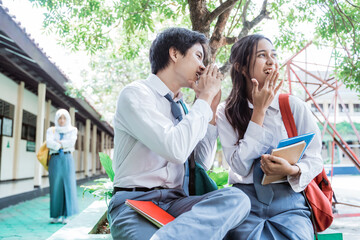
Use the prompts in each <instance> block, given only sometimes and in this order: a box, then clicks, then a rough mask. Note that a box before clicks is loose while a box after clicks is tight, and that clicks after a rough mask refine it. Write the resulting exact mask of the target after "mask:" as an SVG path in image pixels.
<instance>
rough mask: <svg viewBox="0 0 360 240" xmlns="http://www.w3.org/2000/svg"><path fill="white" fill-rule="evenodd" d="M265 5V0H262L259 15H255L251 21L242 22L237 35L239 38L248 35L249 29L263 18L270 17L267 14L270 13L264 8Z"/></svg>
mask: <svg viewBox="0 0 360 240" xmlns="http://www.w3.org/2000/svg"><path fill="white" fill-rule="evenodd" d="M266 5H267V0H264V1H263V4H262V8H261V11H260V13H259V15H257V16H256V17H255V18H254V19H253V20H252V21H251V22H249V21H245V22H243V28H242V29H241V32H240V34H239V35H238V38H239V39H240V38H242V37H245V36H246V35H248V33H249V31H250V30H251V29H252V28H253V27H255V26H256V25H258V24H259V23H260V22H261V21H262V20H263V19H264V18H270V16H269V14H270V13H269V12H268V11H267V10H266ZM244 19H245V18H244Z"/></svg>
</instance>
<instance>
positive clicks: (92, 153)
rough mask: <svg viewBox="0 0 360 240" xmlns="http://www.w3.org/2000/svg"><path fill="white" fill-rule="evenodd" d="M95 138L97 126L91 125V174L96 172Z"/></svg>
mask: <svg viewBox="0 0 360 240" xmlns="http://www.w3.org/2000/svg"><path fill="white" fill-rule="evenodd" d="M96 138H97V126H96V125H95V124H94V125H93V131H92V138H91V159H92V164H91V167H92V174H93V175H95V174H96V155H97V151H96Z"/></svg>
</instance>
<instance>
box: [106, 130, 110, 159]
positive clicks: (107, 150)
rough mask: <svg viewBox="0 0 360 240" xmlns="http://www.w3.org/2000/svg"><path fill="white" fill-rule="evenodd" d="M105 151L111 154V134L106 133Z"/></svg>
mask: <svg viewBox="0 0 360 240" xmlns="http://www.w3.org/2000/svg"><path fill="white" fill-rule="evenodd" d="M105 153H106V154H107V155H109V156H110V154H109V135H107V134H106V135H105Z"/></svg>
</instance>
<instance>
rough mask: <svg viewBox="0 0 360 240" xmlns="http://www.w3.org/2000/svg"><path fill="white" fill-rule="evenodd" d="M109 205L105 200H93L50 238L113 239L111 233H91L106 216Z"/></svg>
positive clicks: (49, 239)
mask: <svg viewBox="0 0 360 240" xmlns="http://www.w3.org/2000/svg"><path fill="white" fill-rule="evenodd" d="M106 211H107V206H106V204H105V201H104V200H101V201H95V202H93V203H92V204H91V205H90V206H89V207H88V208H86V209H85V210H84V211H82V212H81V213H80V214H79V215H78V216H76V217H75V218H74V219H72V220H71V221H70V222H69V223H68V224H66V225H65V226H64V227H62V228H60V229H59V230H58V231H57V232H55V233H54V234H53V235H51V236H50V238H48V240H63V239H108V240H110V239H112V237H111V235H110V234H90V233H92V232H94V230H95V229H96V227H97V225H98V224H99V223H100V222H101V221H102V220H103V219H105V218H106Z"/></svg>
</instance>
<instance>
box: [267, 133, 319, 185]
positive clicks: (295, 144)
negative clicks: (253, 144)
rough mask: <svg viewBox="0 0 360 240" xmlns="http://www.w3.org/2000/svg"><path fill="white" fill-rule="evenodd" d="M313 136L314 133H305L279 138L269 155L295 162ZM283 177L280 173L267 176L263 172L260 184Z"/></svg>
mask: <svg viewBox="0 0 360 240" xmlns="http://www.w3.org/2000/svg"><path fill="white" fill-rule="evenodd" d="M314 136H315V134H314V133H307V134H303V135H300V136H296V137H293V138H287V139H284V140H281V141H280V142H279V144H278V147H277V148H276V149H273V150H272V152H271V155H273V156H276V157H281V158H283V159H285V160H287V161H288V162H289V163H290V164H295V163H297V162H298V161H299V160H300V159H301V158H302V156H303V155H304V152H305V150H306V148H307V147H308V146H309V144H310V142H311V141H312V140H313V138H314ZM285 179H286V176H282V175H270V176H267V175H266V174H264V176H263V179H262V181H261V184H262V185H266V184H269V183H272V182H276V181H279V180H285Z"/></svg>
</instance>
